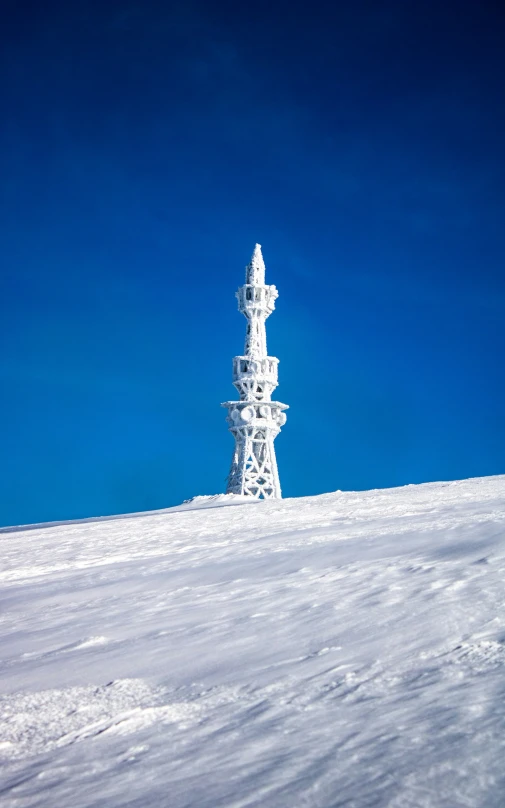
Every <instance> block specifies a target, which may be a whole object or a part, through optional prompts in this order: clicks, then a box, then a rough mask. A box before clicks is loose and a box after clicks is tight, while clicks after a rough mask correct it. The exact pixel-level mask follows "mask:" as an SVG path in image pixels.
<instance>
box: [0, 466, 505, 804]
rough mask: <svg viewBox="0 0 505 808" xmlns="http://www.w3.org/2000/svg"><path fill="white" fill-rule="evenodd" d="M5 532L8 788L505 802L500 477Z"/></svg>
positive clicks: (69, 794) (504, 565) (130, 798)
mask: <svg viewBox="0 0 505 808" xmlns="http://www.w3.org/2000/svg"><path fill="white" fill-rule="evenodd" d="M232 503H233V504H236V505H238V507H227V505H228V504H232ZM209 505H210V506H211V507H210V508H209V507H208V506H209ZM0 541H1V542H2V545H3V547H2V558H3V559H4V566H3V572H2V574H1V581H2V586H1V601H2V603H1V605H2V608H1V629H2V637H3V639H2V650H3V663H2V666H1V681H2V694H3V695H2V697H1V703H0V714H1V719H0V723H1V733H0V763H1V774H0V779H1V786H0V794H1V797H0V802H1V804H2V806H3V808H25V807H26V806H47V808H69V806H73V808H84V807H85V808H91V806H93V807H95V806H96V808H98V806H107V808H115V807H116V806H131V807H132V808H133V807H134V806H135V807H138V808H165V807H166V808H232V806H233V808H242V807H243V808H245V807H246V806H267V808H302V807H303V806H307V808H337V806H346V807H347V808H349V807H350V808H364V807H365V806H370V808H372V806H373V808H375V807H376V806H391V808H393V807H394V808H418V807H419V808H420V807H421V806H423V807H427V806H436V807H437V808H439V806H440V808H442V807H443V808H460V806H472V807H473V808H503V806H504V805H505V585H504V573H505V477H489V478H483V479H475V480H467V481H462V482H454V483H436V484H427V485H421V486H407V487H405V488H399V489H391V490H384V491H368V492H363V493H341V492H336V493H332V494H325V495H323V496H318V497H308V498H304V499H294V500H277V501H272V500H270V501H268V500H267V501H264V502H258V501H256V500H251V499H249V501H248V502H247V503H246V502H244V501H243V500H237V499H236V498H233V497H217V498H197V499H195V500H194V501H193V502H189V503H186V504H185V505H184V506H181V508H179V509H177V508H176V509H168V510H166V511H164V512H156V513H152V514H145V515H138V516H134V517H130V518H118V519H109V520H98V521H95V522H89V521H87V522H82V523H66V524H61V525H56V526H51V527H46V528H43V529H41V528H37V529H31V530H25V529H23V530H20V531H17V532H9V531H3V534H2V535H0Z"/></svg>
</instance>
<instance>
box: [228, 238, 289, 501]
mask: <svg viewBox="0 0 505 808" xmlns="http://www.w3.org/2000/svg"><path fill="white" fill-rule="evenodd" d="M277 296H278V292H277V289H276V288H275V286H266V285H265V263H264V261H263V256H262V254H261V245H260V244H256V246H255V248H254V252H253V256H252V258H251V262H250V263H249V264H248V266H247V267H246V276H245V284H244V286H241V287H240V289H239V290H238V291H237V293H236V297H237V300H238V309H239V311H241V312H242V314H244V315H245V317H246V319H247V326H246V337H245V348H244V355H243V356H236V357H235V358H234V359H233V384H234V386H235V388H236V389H237V392H238V394H239V396H240V401H226V402H225V403H224V404H222V405H221V406H222V407H226V408H227V409H228V416H227V418H226V420H227V423H228V424H229V429H230V432H231V433H232V435H233V437H234V438H235V451H234V453H233V459H232V463H231V469H230V474H229V476H228V486H227V489H226V491H227V493H228V494H243V495H245V496H251V497H256V499H280V498H281V486H280V482H279V473H278V471H277V460H276V458H275V450H274V438H275V437H276V436H277V435H278V434H279V432H280V429H281V426H283V425H284V424H285V423H286V414H285V413H284V412H283V410H287V409H288V406H287V404H281V403H280V401H272V400H271V396H272V392H273V391H274V390H275V388H276V387H277V365H278V363H279V360H278V359H277V358H276V357H275V356H268V354H267V338H266V329H265V320H266V319H267V317H268V316H269V315H270V314H271V313H272V312H273V310H274V308H275V300H276V298H277Z"/></svg>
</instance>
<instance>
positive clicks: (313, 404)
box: [0, 0, 505, 524]
mask: <svg viewBox="0 0 505 808" xmlns="http://www.w3.org/2000/svg"><path fill="white" fill-rule="evenodd" d="M440 6H442V8H441V7H440ZM504 34H505V16H504V14H503V12H502V11H500V8H499V5H498V4H495V3H490V2H482V3H479V4H476V3H468V4H465V3H454V4H453V3H443V4H440V3H431V2H426V3H418V4H415V3H410V2H405V0H402V1H401V2H400V1H398V2H389V1H388V0H387V1H386V2H385V3H382V4H378V3H376V2H363V1H362V0H357V2H354V3H352V4H350V3H321V2H317V0H316V2H314V3H312V4H299V5H297V4H296V3H288V2H284V0H281V1H280V2H276V3H273V4H272V3H266V2H262V1H260V2H257V3H255V4H254V5H253V6H250V5H247V6H244V5H242V4H237V3H231V2H219V3H214V2H193V3H192V2H184V3H182V2H181V3H165V2H153V0H145V2H142V3H139V2H137V3H136V2H131V3H125V2H117V3H116V2H105V3H104V2H100V3H99V2H89V0H83V2H81V3H79V4H69V3H56V2H52V1H51V0H49V2H47V3H44V4H41V3H33V4H30V3H18V2H11V3H7V5H6V10H5V12H4V21H3V25H2V31H1V33H0V37H1V42H0V46H1V47H0V54H1V55H0V82H1V84H0V103H1V112H2V115H1V120H0V171H1V177H2V182H1V187H0V215H1V221H2V238H1V243H0V261H1V267H2V271H1V290H0V338H1V352H0V378H1V381H2V387H3V390H2V395H1V398H0V419H1V420H0V423H1V424H2V429H1V432H2V444H3V447H2V457H3V462H2V464H1V468H0V524H13V523H20V522H31V521H42V520H51V519H63V518H77V517H82V516H91V515H98V514H109V513H117V512H125V511H135V510H143V509H151V508H160V507H165V506H169V505H173V504H176V503H178V502H180V501H181V500H182V499H185V498H188V497H190V496H193V495H196V494H206V493H216V492H219V491H222V490H224V486H225V477H226V475H227V472H228V467H229V462H230V458H231V452H232V446H233V441H232V438H231V436H230V435H229V434H228V433H227V429H226V424H225V421H224V417H225V412H224V410H222V409H220V407H219V404H220V402H221V401H225V400H227V399H229V398H230V397H231V396H232V395H233V388H232V386H231V359H232V357H233V355H235V354H238V353H241V351H242V347H243V338H244V329H245V321H244V320H243V318H242V317H241V316H240V315H239V314H238V312H237V310H236V301H235V298H234V292H235V290H236V288H237V287H238V286H239V285H240V284H241V283H242V282H243V270H244V266H245V264H246V263H247V262H248V260H249V257H250V254H251V252H252V249H253V246H254V243H255V242H256V241H259V242H260V243H261V244H262V245H263V252H264V257H265V261H266V264H267V280H268V282H270V283H275V284H276V285H277V287H278V289H279V292H280V297H279V300H278V303H277V310H276V312H275V314H274V315H273V316H272V317H271V318H270V319H269V321H268V328H267V334H268V342H269V350H270V353H271V354H273V355H276V356H278V357H279V358H280V360H281V363H280V368H279V373H280V386H279V388H278V390H277V396H278V398H279V399H280V400H281V401H285V402H286V403H288V404H289V405H290V410H289V412H288V422H287V424H286V426H285V427H284V429H283V431H282V433H281V435H280V437H279V438H278V439H277V441H276V448H277V453H278V460H279V467H280V475H281V483H282V486H283V491H284V495H285V496H301V495H304V494H316V493H321V492H324V491H330V490H335V489H353V488H355V489H365V488H376V487H384V486H393V485H403V484H407V483H417V482H424V481H429V480H440V479H455V478H462V477H468V476H476V475H487V474H497V473H503V472H505V462H504V457H505V426H504V420H505V419H504V415H503V414H504V412H505V381H504V379H505V374H504V372H503V364H504V362H503V357H504V352H505V269H504V258H505V227H504V225H503V222H504V214H505V210H504V208H505V165H504V162H505V160H504V152H503V142H505V104H504V102H503V97H504V85H505V79H504V76H505V53H504V49H503V41H504Z"/></svg>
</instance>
